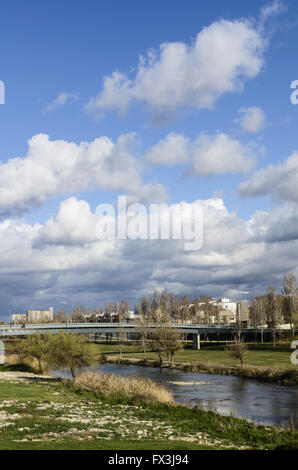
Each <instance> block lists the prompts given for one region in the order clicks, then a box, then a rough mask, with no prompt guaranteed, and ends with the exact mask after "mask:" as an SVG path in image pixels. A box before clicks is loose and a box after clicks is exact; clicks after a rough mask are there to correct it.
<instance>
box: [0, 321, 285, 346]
mask: <svg viewBox="0 0 298 470" xmlns="http://www.w3.org/2000/svg"><path fill="white" fill-rule="evenodd" d="M146 327H147V328H148V329H149V330H154V329H155V328H158V327H159V325H158V324H156V323H149V324H148V325H146ZM168 327H169V328H172V329H173V331H175V332H177V333H183V334H189V335H192V338H193V346H194V349H200V338H201V335H202V334H204V335H205V336H208V337H209V338H210V337H211V338H212V339H220V338H223V337H224V338H226V339H233V338H234V337H235V336H236V335H238V328H237V326H236V325H204V324H188V323H171V324H170V325H168ZM60 331H66V332H68V333H93V334H94V333H100V334H105V333H127V334H131V333H138V332H140V325H138V324H136V323H43V324H25V325H23V326H22V325H0V337H11V336H25V335H30V334H34V333H42V334H44V333H53V334H57V333H59V332H60ZM255 331H256V330H255V328H254V327H252V326H250V327H246V328H241V336H244V337H253V336H254V335H255ZM273 331H275V333H280V332H281V331H285V330H279V329H275V330H273V329H272V328H263V334H264V336H267V335H272V333H273ZM257 333H258V334H261V327H258V328H257Z"/></svg>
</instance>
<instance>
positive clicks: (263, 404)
mask: <svg viewBox="0 0 298 470" xmlns="http://www.w3.org/2000/svg"><path fill="white" fill-rule="evenodd" d="M98 371H100V372H103V373H106V372H109V373H114V374H120V375H136V376H138V377H144V378H150V379H152V380H154V381H156V382H159V383H162V384H163V385H164V386H166V387H167V388H168V389H170V390H171V391H172V393H173V395H174V399H175V401H177V402H179V403H181V404H183V405H187V406H190V407H194V406H198V407H200V408H202V409H205V410H213V411H216V412H218V413H220V414H223V415H230V414H233V415H234V416H237V417H239V418H245V419H248V420H251V421H254V422H255V423H258V424H268V425H275V426H286V427H288V426H289V425H290V424H291V422H292V420H293V419H295V420H297V418H298V387H296V386H288V385H280V384H275V383H267V382H261V381H257V380H253V379H244V378H241V377H234V376H226V375H216V374H201V373H197V372H184V371H180V370H176V369H167V368H162V369H160V368H155V367H144V366H134V365H115V364H101V365H100V366H99V367H98ZM52 375H53V376H60V377H61V376H63V377H69V373H67V372H65V371H62V372H61V371H59V372H56V371H54V372H52Z"/></svg>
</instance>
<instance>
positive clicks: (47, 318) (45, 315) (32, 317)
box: [27, 307, 54, 323]
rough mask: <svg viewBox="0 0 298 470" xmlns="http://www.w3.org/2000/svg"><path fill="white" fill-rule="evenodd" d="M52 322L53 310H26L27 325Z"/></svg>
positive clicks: (51, 308)
mask: <svg viewBox="0 0 298 470" xmlns="http://www.w3.org/2000/svg"><path fill="white" fill-rule="evenodd" d="M53 320H54V308H53V307H50V308H49V310H27V321H28V323H51V322H52V321H53Z"/></svg>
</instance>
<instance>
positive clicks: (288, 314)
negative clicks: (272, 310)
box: [282, 273, 298, 335]
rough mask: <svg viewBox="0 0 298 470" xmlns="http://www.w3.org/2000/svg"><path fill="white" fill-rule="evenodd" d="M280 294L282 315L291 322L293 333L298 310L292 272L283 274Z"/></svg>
mask: <svg viewBox="0 0 298 470" xmlns="http://www.w3.org/2000/svg"><path fill="white" fill-rule="evenodd" d="M282 294H283V296H284V301H283V312H284V317H285V318H286V319H288V320H289V322H290V323H291V325H292V329H293V335H294V334H295V323H296V321H297V311H298V290H297V286H296V276H295V275H294V274H293V273H287V274H285V275H284V282H283V286H282Z"/></svg>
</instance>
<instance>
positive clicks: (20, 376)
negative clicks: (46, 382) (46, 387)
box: [0, 371, 53, 382]
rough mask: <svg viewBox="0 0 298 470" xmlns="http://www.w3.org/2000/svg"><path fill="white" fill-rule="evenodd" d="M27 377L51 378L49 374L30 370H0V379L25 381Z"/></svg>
mask: <svg viewBox="0 0 298 470" xmlns="http://www.w3.org/2000/svg"><path fill="white" fill-rule="evenodd" d="M28 379H32V380H34V379H36V380H38V379H53V377H51V376H50V375H38V374H32V373H31V372H18V371H13V372H0V380H10V381H13V382H25V381H26V380H28Z"/></svg>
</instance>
